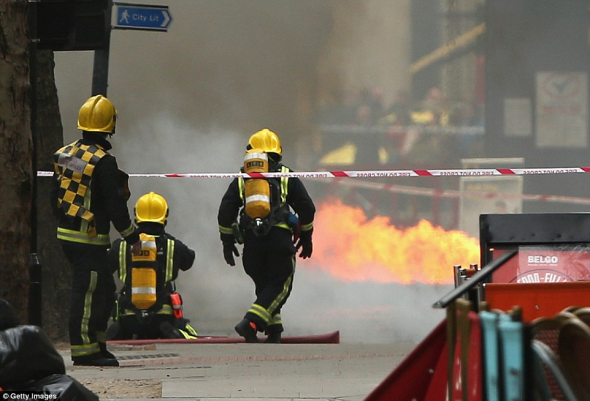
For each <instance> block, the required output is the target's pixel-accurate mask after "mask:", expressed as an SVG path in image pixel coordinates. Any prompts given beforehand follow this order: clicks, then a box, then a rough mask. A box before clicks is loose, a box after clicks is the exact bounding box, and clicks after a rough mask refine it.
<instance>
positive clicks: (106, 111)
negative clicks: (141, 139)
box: [51, 95, 140, 366]
mask: <svg viewBox="0 0 590 401" xmlns="http://www.w3.org/2000/svg"><path fill="white" fill-rule="evenodd" d="M116 118H117V111H116V109H115V107H114V105H113V104H112V103H111V101H110V100H108V99H107V98H106V97H104V96H101V95H97V96H93V97H91V98H90V99H88V100H87V101H86V102H85V103H84V105H82V107H81V108H80V111H79V113H78V129H80V130H82V138H81V139H78V140H77V141H75V142H73V143H71V144H69V145H67V146H64V147H62V148H61V149H59V150H58V151H57V152H55V154H54V155H53V159H54V167H55V173H54V175H53V183H52V190H51V204H52V207H53V210H54V212H55V215H56V216H57V218H58V227H57V238H58V239H59V241H60V244H61V247H62V249H63V251H64V253H65V255H66V257H67V259H68V260H69V262H70V264H71V265H72V268H73V274H72V293H71V298H70V316H69V323H68V325H69V335H70V344H71V351H72V354H71V355H72V360H73V362H74V365H90V366H118V365H119V363H118V361H117V359H116V358H115V356H114V355H113V354H112V353H110V352H109V351H108V350H107V348H106V336H105V331H106V328H107V324H108V321H109V319H110V315H111V310H112V307H113V305H114V302H115V290H116V288H115V282H114V279H113V276H112V274H111V273H110V271H109V267H108V260H107V249H108V248H109V246H110V238H109V231H110V225H111V222H112V223H113V225H114V226H115V228H116V229H117V231H118V232H119V233H120V234H121V236H122V237H123V238H125V241H127V242H128V243H129V244H132V245H131V246H132V248H131V249H132V251H133V252H137V251H138V250H139V247H140V242H139V233H138V232H137V231H136V229H135V226H134V225H133V223H132V222H131V219H130V217H129V211H128V210H127V199H128V198H129V190H128V187H127V180H126V178H128V176H127V175H126V174H125V173H123V172H122V171H121V170H119V168H118V166H117V161H116V159H115V158H114V157H113V156H112V155H111V154H110V153H109V152H108V151H109V150H110V149H111V144H110V142H109V141H108V140H107V137H110V136H112V135H114V133H115V124H116Z"/></svg>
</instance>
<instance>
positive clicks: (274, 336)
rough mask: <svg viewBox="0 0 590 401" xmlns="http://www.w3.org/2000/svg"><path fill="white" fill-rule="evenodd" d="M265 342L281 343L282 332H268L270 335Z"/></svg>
mask: <svg viewBox="0 0 590 401" xmlns="http://www.w3.org/2000/svg"><path fill="white" fill-rule="evenodd" d="M264 342H265V343H272V344H280V343H281V333H268V337H266V340H264Z"/></svg>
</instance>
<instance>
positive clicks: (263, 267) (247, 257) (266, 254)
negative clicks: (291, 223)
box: [242, 227, 295, 333]
mask: <svg viewBox="0 0 590 401" xmlns="http://www.w3.org/2000/svg"><path fill="white" fill-rule="evenodd" d="M242 262H243V264H244V271H245V272H246V274H248V276H250V277H251V278H252V280H253V281H254V285H255V287H256V289H255V292H256V301H255V302H254V303H253V304H252V306H251V307H250V309H249V310H248V312H247V313H246V316H245V318H246V319H248V320H250V321H253V322H254V323H256V327H257V329H258V331H266V332H267V333H268V332H282V331H283V325H282V321H281V308H282V307H283V305H284V304H285V302H287V299H288V298H289V295H290V294H291V289H292V288H293V275H294V273H295V246H294V245H293V236H292V234H291V231H289V230H287V229H284V228H280V227H273V228H272V229H271V231H270V233H269V234H268V235H266V236H262V237H257V236H256V235H254V233H252V231H250V230H248V231H246V236H245V241H244V250H243V259H242Z"/></svg>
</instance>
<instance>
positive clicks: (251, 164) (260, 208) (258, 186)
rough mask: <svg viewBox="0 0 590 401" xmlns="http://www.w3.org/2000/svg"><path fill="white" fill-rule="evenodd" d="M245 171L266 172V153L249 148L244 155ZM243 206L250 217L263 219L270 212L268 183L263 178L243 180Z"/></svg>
mask: <svg viewBox="0 0 590 401" xmlns="http://www.w3.org/2000/svg"><path fill="white" fill-rule="evenodd" d="M244 172H245V173H266V172H268V155H267V154H266V153H265V152H264V151H263V150H262V149H257V148H254V149H250V150H248V151H246V155H245V156H244ZM244 204H245V206H244V208H245V210H246V214H247V215H248V216H249V217H250V218H252V219H255V220H256V219H263V218H265V217H266V216H268V215H269V214H270V208H271V205H270V184H269V183H268V181H267V180H266V179H264V178H247V179H245V180H244Z"/></svg>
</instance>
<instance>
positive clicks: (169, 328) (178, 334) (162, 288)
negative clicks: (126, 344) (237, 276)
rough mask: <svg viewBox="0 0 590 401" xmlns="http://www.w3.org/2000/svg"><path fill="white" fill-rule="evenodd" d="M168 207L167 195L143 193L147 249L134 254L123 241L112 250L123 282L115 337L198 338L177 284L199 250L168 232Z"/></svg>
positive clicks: (140, 210) (140, 214)
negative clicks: (191, 247)
mask: <svg viewBox="0 0 590 401" xmlns="http://www.w3.org/2000/svg"><path fill="white" fill-rule="evenodd" d="M168 212H169V210H168V204H167V202H166V200H165V199H164V198H163V197H162V196H161V195H158V194H156V193H154V192H150V193H148V194H145V195H143V196H141V197H140V198H139V199H138V200H137V203H136V204H135V222H136V224H137V228H138V230H139V233H140V234H139V235H140V238H141V251H140V252H139V253H138V254H137V255H132V254H131V253H130V252H129V246H128V245H127V244H126V243H125V242H123V241H115V242H114V244H113V247H112V248H111V249H110V251H109V265H110V267H111V271H112V272H113V273H114V272H116V271H118V276H119V280H120V281H121V283H123V287H122V289H121V291H120V292H119V298H118V302H117V308H116V313H115V318H114V321H115V322H114V323H113V324H112V325H111V327H109V330H108V332H107V334H108V337H109V339H136V338H137V339H153V338H187V339H194V338H197V332H196V331H195V329H194V328H193V327H191V325H190V324H189V321H188V319H185V318H184V316H183V314H182V298H181V297H180V294H179V293H177V292H176V288H175V283H174V280H176V278H177V277H178V272H179V270H182V271H186V270H188V269H190V268H191V267H192V265H193V262H194V260H195V251H193V250H192V249H190V248H189V247H188V246H186V245H185V244H184V243H182V242H181V241H180V240H178V239H176V238H174V237H173V236H172V235H170V234H168V233H167V232H166V231H165V229H164V227H165V226H166V222H167V218H168Z"/></svg>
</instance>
